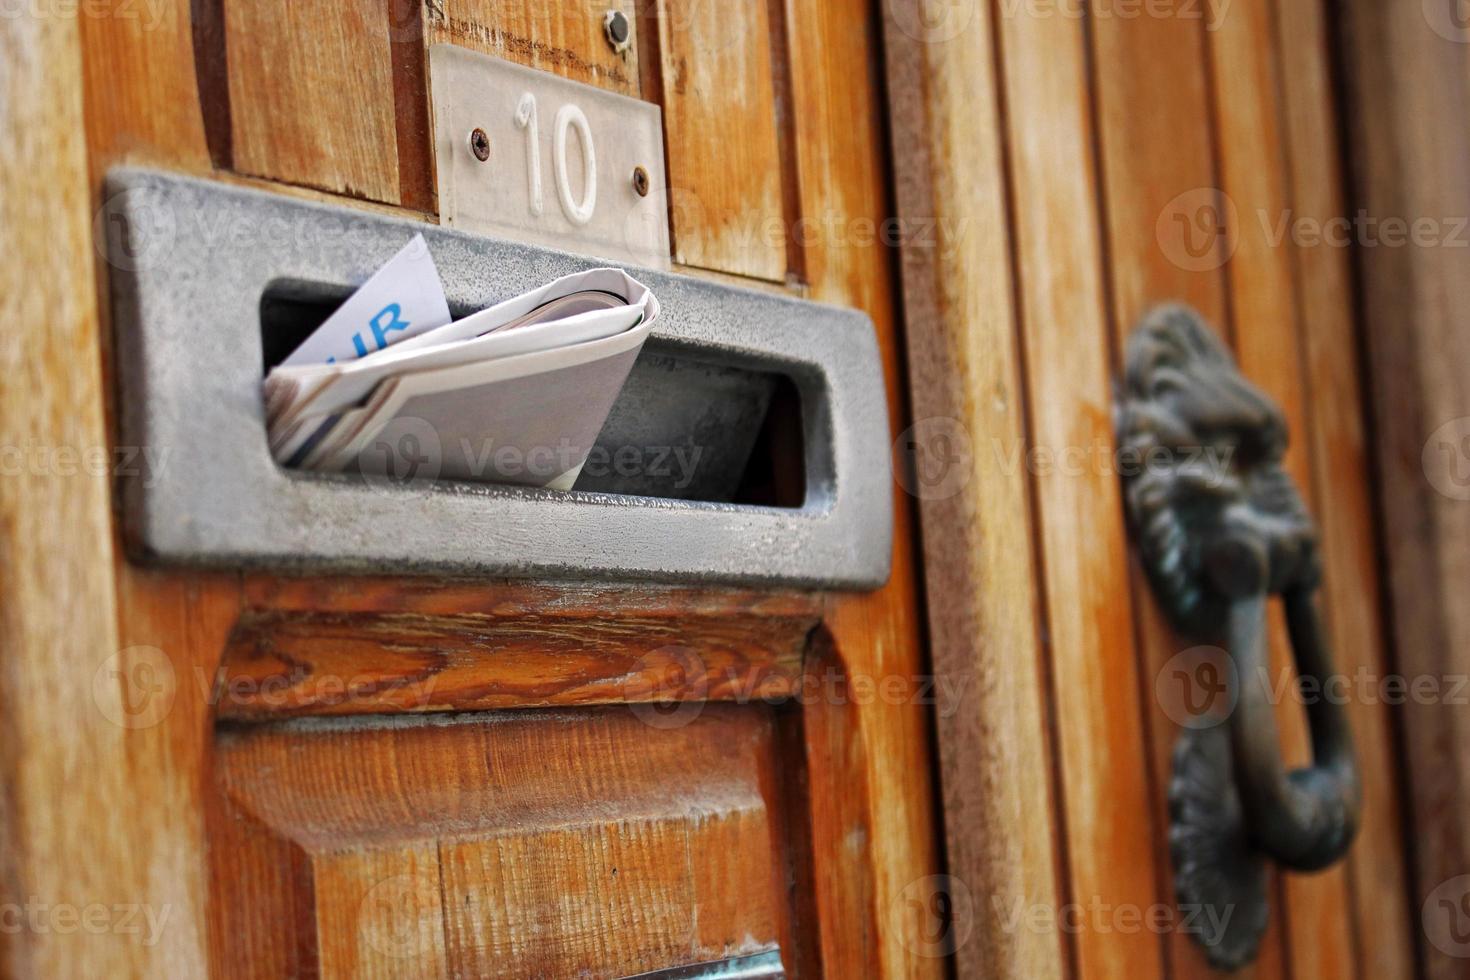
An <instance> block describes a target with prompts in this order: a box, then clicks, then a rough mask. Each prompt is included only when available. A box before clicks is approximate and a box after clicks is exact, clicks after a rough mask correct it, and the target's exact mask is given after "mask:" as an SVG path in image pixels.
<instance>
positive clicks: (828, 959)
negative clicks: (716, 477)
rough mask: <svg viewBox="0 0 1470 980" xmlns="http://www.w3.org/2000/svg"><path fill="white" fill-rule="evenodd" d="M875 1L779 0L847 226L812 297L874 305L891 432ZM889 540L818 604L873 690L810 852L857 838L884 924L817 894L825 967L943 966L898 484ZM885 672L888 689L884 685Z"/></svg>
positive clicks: (832, 855) (820, 178)
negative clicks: (871, 929) (863, 572)
mask: <svg viewBox="0 0 1470 980" xmlns="http://www.w3.org/2000/svg"><path fill="white" fill-rule="evenodd" d="M871 13H872V8H871V7H870V6H869V5H868V4H867V3H866V2H863V0H839V2H831V3H822V4H810V3H800V2H794V0H793V2H789V3H787V5H786V24H787V36H788V43H789V46H790V52H789V54H790V65H791V84H792V94H791V98H792V103H791V124H792V131H793V133H794V137H795V144H796V147H797V168H798V174H797V178H798V186H799V187H800V188H801V194H800V198H801V200H800V204H801V213H802V214H803V215H821V216H823V220H824V221H826V220H829V219H830V221H831V222H832V223H833V225H834V227H835V228H837V229H842V230H845V232H846V234H842V235H835V234H818V235H815V236H812V237H811V239H810V240H809V241H808V242H806V243H805V247H804V255H803V262H804V267H805V269H806V270H807V276H808V280H809V284H810V286H809V288H810V294H811V297H812V298H813V299H816V300H821V301H825V302H829V303H838V304H841V305H844V306H852V307H856V308H857V309H860V310H863V311H864V312H866V313H867V314H868V315H869V316H871V317H872V319H873V323H874V326H875V328H876V330H877V339H878V345H879V349H880V351H881V354H882V358H883V370H884V384H885V390H884V396H885V397H886V399H887V402H888V405H889V418H890V424H891V435H893V436H896V435H897V434H898V432H899V431H900V430H901V429H903V428H904V427H905V425H906V423H905V422H904V421H903V419H904V417H905V412H904V409H903V406H904V405H905V404H906V400H905V397H904V388H903V384H902V382H901V381H900V359H901V355H900V345H901V339H900V334H899V326H898V322H897V317H896V303H897V298H898V297H897V291H896V290H897V283H896V282H895V279H894V268H893V266H892V263H891V261H890V255H889V252H888V250H887V249H885V248H882V247H880V246H879V245H878V244H877V243H876V241H875V240H873V239H865V238H864V237H862V236H860V235H857V234H854V233H853V232H854V231H856V230H858V229H862V228H874V229H876V228H877V226H878V224H879V223H880V222H881V221H882V220H883V219H884V217H886V216H887V214H888V213H889V204H888V171H887V166H886V154H885V152H884V147H883V140H884V136H885V133H884V120H885V113H886V107H885V106H884V103H883V89H882V85H881V82H880V79H879V77H878V72H879V71H880V69H881V63H880V61H879V54H880V51H881V41H880V38H879V25H878V23H877V21H876V19H875V18H873V17H871ZM893 547H894V557H893V572H892V576H891V578H890V579H889V581H888V584H887V585H885V586H884V587H883V588H882V589H879V590H877V591H876V592H872V593H869V594H866V595H845V596H843V595H840V596H834V597H832V599H831V601H830V604H829V605H828V607H827V614H826V617H825V623H826V625H827V628H828V629H829V631H830V633H831V637H832V644H833V647H834V650H835V656H836V657H837V658H838V659H839V660H840V661H841V663H842V665H843V668H844V671H845V673H846V676H847V677H849V678H850V679H852V680H853V681H854V682H862V683H876V684H878V685H879V690H880V694H879V696H877V697H874V698H868V699H864V700H865V702H866V703H859V704H856V705H855V706H854V708H853V709H852V713H853V715H854V716H855V718H854V719H853V724H854V725H855V727H856V732H855V733H854V739H855V746H854V747H856V746H861V751H862V755H861V756H860V757H858V758H853V757H852V756H851V755H847V756H845V757H846V758H847V759H849V760H850V761H851V762H852V763H853V764H855V765H857V766H859V767H860V768H861V775H859V773H858V772H856V771H853V770H849V776H848V777H847V782H848V783H849V788H850V790H851V791H852V792H861V793H862V796H859V797H857V798H856V799H854V800H852V801H849V803H848V804H847V805H848V807H849V808H851V807H854V806H857V807H861V808H863V809H864V810H865V811H866V820H865V822H854V823H851V824H839V825H836V826H834V825H832V824H828V823H823V824H822V825H821V826H819V827H817V829H816V831H815V833H816V834H818V835H820V836H819V837H818V838H817V840H815V841H814V845H813V850H814V858H813V861H814V864H815V866H816V867H818V868H819V869H823V870H824V872H825V870H827V869H832V868H839V867H854V868H857V867H861V864H859V863H858V862H856V861H854V855H853V854H852V853H851V852H852V850H853V849H854V848H855V847H860V849H861V851H862V852H863V855H864V860H865V862H867V863H869V864H870V866H871V868H872V874H873V879H872V902H871V904H870V906H869V907H870V908H871V909H872V912H873V914H875V915H876V916H877V917H878V921H879V923H880V925H879V928H878V932H877V936H878V942H877V947H876V948H877V956H876V959H875V960H873V961H869V962H863V961H861V960H859V959H857V958H856V957H855V956H854V955H853V954H854V953H855V952H856V951H857V949H858V947H857V945H856V943H855V938H854V937H853V936H852V935H851V934H850V932H846V931H845V930H850V929H852V928H853V927H854V926H855V925H856V924H855V923H844V922H842V921H839V920H836V919H829V918H828V915H829V913H828V911H827V909H825V908H823V907H821V906H819V907H818V914H819V917H820V919H821V935H822V952H823V968H824V970H825V971H827V975H829V976H872V977H938V976H940V975H941V974H942V973H943V971H944V969H945V967H944V962H943V961H942V960H941V959H940V958H938V957H936V956H934V955H932V952H930V953H929V954H927V955H926V946H925V937H927V936H929V934H930V933H931V932H932V930H933V928H934V922H933V918H932V915H931V912H930V911H929V907H928V906H926V905H925V904H924V902H920V901H916V900H915V899H914V893H915V890H918V891H920V892H922V890H923V889H924V887H925V883H926V880H928V879H930V878H931V876H933V875H934V874H936V873H937V872H938V871H939V868H940V865H939V856H938V847H937V842H936V840H935V831H936V828H937V827H938V823H937V818H936V814H935V812H934V809H933V787H932V785H931V782H930V759H931V754H930V753H931V746H930V742H929V728H928V719H929V712H930V710H931V706H928V705H926V704H925V702H924V698H923V697H922V695H923V690H924V689H923V687H922V678H923V676H924V675H925V674H926V673H927V671H928V666H927V663H926V658H925V656H924V649H923V646H922V643H921V640H920V626H919V615H920V614H919V608H918V605H919V596H918V587H917V586H918V583H917V577H918V570H917V568H916V566H915V557H916V555H915V532H914V525H913V510H912V504H911V501H910V500H909V498H907V497H906V496H904V495H903V494H902V493H895V495H894V541H893ZM860 679H861V681H860ZM885 684H886V685H888V686H889V691H890V693H889V694H886V695H884V694H882V693H881V691H882V689H883V685H885ZM894 684H897V685H898V688H897V690H894V689H893V685H894ZM859 835H865V836H859ZM823 841H827V842H830V843H834V844H835V843H837V842H841V844H842V845H843V850H840V851H833V850H830V849H827V848H824V846H823V844H822V842H823ZM925 901H928V899H927V898H926V899H925Z"/></svg>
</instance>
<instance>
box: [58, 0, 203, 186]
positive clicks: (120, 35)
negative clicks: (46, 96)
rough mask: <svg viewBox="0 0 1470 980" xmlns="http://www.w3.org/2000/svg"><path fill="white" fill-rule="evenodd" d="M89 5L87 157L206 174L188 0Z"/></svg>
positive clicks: (85, 38)
mask: <svg viewBox="0 0 1470 980" xmlns="http://www.w3.org/2000/svg"><path fill="white" fill-rule="evenodd" d="M88 9H89V11H90V13H89V15H88V16H84V17H82V18H80V24H81V34H82V45H83V49H84V50H85V51H86V52H87V56H86V57H85V58H83V59H82V71H83V78H84V82H85V85H86V101H85V106H86V116H87V144H88V146H89V147H91V150H92V155H91V156H90V157H89V159H90V160H91V161H92V162H94V163H95V162H97V161H100V160H108V161H112V162H124V161H125V162H127V163H133V164H150V163H151V164H161V165H166V166H168V167H170V168H171V169H174V170H186V171H190V172H196V173H203V172H207V171H208V170H209V169H210V155H209V148H208V146H207V145H206V142H205V133H204V117H203V114H202V112H201V111H200V105H199V88H198V83H197V81H196V73H195V61H194V49H193V44H192V40H191V35H190V30H189V28H190V19H191V15H190V3H189V0H157V2H150V3H146V4H139V3H131V2H129V0H108V3H107V5H106V7H105V8H102V9H100V10H99V9H97V8H95V7H94V8H88ZM93 176H94V177H97V176H99V175H98V174H97V173H96V172H95V171H93Z"/></svg>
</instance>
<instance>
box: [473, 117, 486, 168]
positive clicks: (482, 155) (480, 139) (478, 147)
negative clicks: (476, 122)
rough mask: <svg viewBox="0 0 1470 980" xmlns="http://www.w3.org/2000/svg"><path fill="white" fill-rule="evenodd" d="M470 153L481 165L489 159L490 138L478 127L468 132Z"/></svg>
mask: <svg viewBox="0 0 1470 980" xmlns="http://www.w3.org/2000/svg"><path fill="white" fill-rule="evenodd" d="M470 152H471V153H473V154H474V155H475V159H476V160H479V161H480V162H481V163H484V162H485V161H486V160H488V159H490V137H489V136H488V135H486V133H485V131H484V130H483V129H481V128H480V127H478V126H476V127H475V128H474V129H472V130H471V131H470Z"/></svg>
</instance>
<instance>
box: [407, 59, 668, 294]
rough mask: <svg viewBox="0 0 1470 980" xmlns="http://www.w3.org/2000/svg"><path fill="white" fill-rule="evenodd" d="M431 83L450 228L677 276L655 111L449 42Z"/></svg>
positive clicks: (444, 215)
mask: <svg viewBox="0 0 1470 980" xmlns="http://www.w3.org/2000/svg"><path fill="white" fill-rule="evenodd" d="M429 75H430V86H431V97H430V102H431V105H432V109H433V114H434V162H435V171H436V181H437V187H438V192H439V213H440V220H441V221H443V222H444V224H446V225H450V226H452V227H455V228H462V229H464V230H466V231H471V232H479V233H482V234H490V235H495V236H498V237H501V238H509V239H514V240H516V241H524V242H533V243H536V244H539V245H548V246H551V247H553V248H560V249H564V250H566V251H569V252H576V253H579V254H584V255H595V256H598V257H601V258H608V259H614V260H617V261H627V262H634V263H638V264H640V265H646V266H653V267H655V268H668V266H669V225H668V199H667V191H666V188H665V179H664V145H663V119H662V115H661V113H660V111H659V108H658V106H655V105H652V104H651V103H648V102H641V101H639V100H637V99H630V98H628V97H626V96H622V95H616V94H614V93H612V92H605V91H603V90H602V89H599V88H594V87H593V86H591V85H583V84H581V83H580V82H572V81H568V80H566V79H564V78H559V77H557V76H555V75H551V74H548V73H547V72H544V71H537V70H535V69H532V68H526V67H523V66H521V65H516V64H512V63H511V62H508V61H503V60H501V59H499V58H493V57H491V56H489V55H485V54H480V53H478V52H475V51H469V50H467V49H465V48H460V47H455V46H454V45H450V44H436V45H434V46H433V47H432V48H430V49H429Z"/></svg>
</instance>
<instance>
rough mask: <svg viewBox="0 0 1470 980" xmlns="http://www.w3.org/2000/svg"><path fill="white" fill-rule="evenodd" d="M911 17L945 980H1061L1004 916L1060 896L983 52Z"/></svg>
mask: <svg viewBox="0 0 1470 980" xmlns="http://www.w3.org/2000/svg"><path fill="white" fill-rule="evenodd" d="M909 12H910V11H909V9H908V8H901V7H896V6H889V5H885V39H886V45H885V47H886V52H887V62H888V97H889V105H890V112H889V119H890V121H891V125H892V127H893V132H892V139H893V145H894V165H895V168H896V174H895V177H896V186H897V198H898V200H897V213H898V215H899V218H900V220H901V221H902V222H903V223H904V227H905V228H907V229H908V233H907V234H905V236H904V242H903V246H902V251H901V259H902V271H903V285H904V290H903V295H904V311H905V336H906V340H907V352H908V364H909V378H910V381H911V391H912V398H913V417H914V419H915V420H916V424H915V426H914V428H913V429H912V430H911V431H910V432H908V433H906V434H905V436H904V437H901V440H902V441H901V442H900V448H901V450H903V452H904V453H905V454H906V453H908V452H912V453H913V455H914V457H915V459H914V463H916V464H918V465H926V466H927V465H932V464H934V463H940V464H942V468H941V469H940V470H938V471H937V472H936V474H935V475H936V477H937V478H936V479H935V480H934V481H933V483H932V484H931V485H925V484H919V483H913V482H911V483H910V484H909V487H910V489H911V490H913V491H915V492H916V494H917V497H918V501H919V508H920V514H921V518H922V522H923V529H924V532H925V533H924V534H923V535H922V537H923V546H924V558H925V562H924V567H925V591H926V593H927V597H928V623H929V643H930V650H931V657H932V665H933V670H934V672H935V674H936V675H937V677H938V679H939V680H940V682H941V683H944V682H947V683H948V684H950V685H951V686H952V687H953V689H954V690H956V691H958V692H959V697H958V700H957V702H955V703H951V704H948V705H946V704H945V703H941V710H940V711H938V712H937V719H936V726H937V734H938V743H939V745H938V749H939V763H940V775H941V782H942V788H943V800H944V819H945V828H946V841H947V844H948V853H947V859H948V865H949V871H950V874H951V875H952V876H953V877H954V878H955V879H956V881H957V884H956V886H955V889H956V891H957V892H958V890H959V887H960V886H963V888H964V891H965V892H967V893H968V894H970V895H971V896H972V898H973V912H972V920H971V921H972V923H973V925H972V927H971V928H969V929H968V931H966V930H965V929H963V928H961V926H962V925H963V919H957V925H956V932H955V934H954V941H955V945H956V950H955V960H956V965H957V973H958V975H959V976H961V977H965V978H981V977H984V978H1016V980H1030V978H1034V977H1060V976H1064V975H1066V969H1067V967H1066V950H1065V948H1064V937H1063V936H1062V935H1061V934H1060V933H1059V932H1057V931H1055V930H1047V929H1031V928H1016V926H1015V921H1016V920H1015V919H1013V918H1012V916H1014V915H1016V914H1018V913H1019V914H1025V913H1026V912H1028V911H1029V909H1031V908H1035V907H1039V908H1043V909H1055V908H1057V907H1059V906H1060V904H1061V901H1062V899H1061V892H1060V891H1059V877H1060V867H1059V858H1058V854H1057V840H1058V837H1059V834H1060V831H1059V829H1058V817H1057V809H1056V805H1055V801H1054V798H1053V790H1052V781H1051V771H1052V756H1051V752H1050V749H1049V745H1048V743H1049V731H1048V727H1047V720H1046V716H1047V705H1046V692H1045V689H1044V679H1043V667H1042V647H1041V642H1040V637H1039V635H1038V632H1037V623H1038V598H1037V593H1036V584H1035V566H1034V564H1033V561H1032V542H1031V536H1032V521H1031V513H1030V503H1029V499H1028V496H1027V482H1026V476H1025V473H1024V472H1022V471H1020V470H1019V469H1017V468H1015V467H1011V466H1007V465H1005V458H1004V455H1005V454H1004V452H997V451H996V447H1001V448H1002V449H1004V448H1015V447H1020V446H1023V445H1024V441H1025V420H1024V408H1025V402H1024V398H1023V395H1022V387H1021V377H1020V369H1019V363H1020V356H1019V352H1018V349H1017V345H1018V338H1017V332H1016V323H1015V317H1016V312H1015V307H1014V303H1013V293H1012V291H1011V274H1012V269H1011V252H1010V234H1009V230H1008V222H1007V211H1006V186H1005V177H1004V166H1003V162H1002V152H1003V151H1002V139H1001V135H1000V133H1001V123H1000V112H999V110H1000V105H999V92H998V84H997V80H996V77H995V73H994V66H995V52H994V37H993V34H992V30H991V23H990V20H989V18H988V17H986V16H975V17H973V19H972V20H971V21H970V22H969V23H968V24H966V25H964V26H963V29H961V30H959V31H958V32H956V33H955V34H954V35H953V36H951V37H948V38H944V39H935V38H931V37H929V36H927V35H926V34H925V33H924V32H922V31H919V30H916V29H915V25H914V22H913V21H912V19H911V18H909V17H908V14H909ZM957 160H962V161H965V164H964V165H963V166H955V165H954V161H957ZM926 227H927V228H930V229H932V232H933V234H932V236H930V237H928V238H925V237H924V236H923V235H922V234H920V231H921V229H923V228H926ZM960 447H966V448H968V450H969V451H968V454H966V453H964V452H962V451H958V450H959V448H960ZM901 462H902V461H901V460H896V465H898V464H899V463H901ZM946 707H948V709H949V710H944V708H946Z"/></svg>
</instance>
